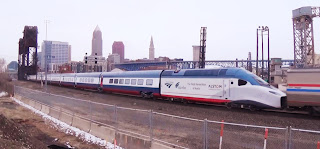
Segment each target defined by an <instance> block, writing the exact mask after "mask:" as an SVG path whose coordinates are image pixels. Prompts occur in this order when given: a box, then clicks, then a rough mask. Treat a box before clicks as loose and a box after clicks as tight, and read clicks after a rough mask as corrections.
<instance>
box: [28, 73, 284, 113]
mask: <svg viewBox="0 0 320 149" xmlns="http://www.w3.org/2000/svg"><path fill="white" fill-rule="evenodd" d="M44 79H45V77H44V75H43V74H38V75H30V76H28V80H31V81H44ZM47 80H48V82H49V84H54V85H59V86H65V87H72V88H80V89H91V90H98V91H101V92H108V93H121V94H130V95H138V96H141V97H143V98H162V99H170V100H181V101H184V102H185V101H186V102H197V103H214V104H226V105H227V107H229V108H231V107H240V108H247V109H250V110H256V109H274V108H275V109H281V108H285V107H286V106H287V98H286V94H285V93H283V92H281V91H280V90H278V89H277V88H274V87H272V86H271V85H269V84H268V83H267V82H265V81H264V80H262V79H261V78H259V77H258V76H256V75H255V74H253V73H251V72H249V71H247V70H245V69H242V68H222V69H182V70H149V71H125V72H94V73H65V74H48V75H47Z"/></svg>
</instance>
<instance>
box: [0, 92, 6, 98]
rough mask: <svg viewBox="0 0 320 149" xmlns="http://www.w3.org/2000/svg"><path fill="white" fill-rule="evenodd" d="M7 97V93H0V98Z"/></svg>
mask: <svg viewBox="0 0 320 149" xmlns="http://www.w3.org/2000/svg"><path fill="white" fill-rule="evenodd" d="M7 95H8V93H7V92H1V93H0V97H4V96H7Z"/></svg>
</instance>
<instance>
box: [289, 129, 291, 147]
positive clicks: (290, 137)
mask: <svg viewBox="0 0 320 149" xmlns="http://www.w3.org/2000/svg"><path fill="white" fill-rule="evenodd" d="M289 149H292V127H291V126H290V127H289Z"/></svg>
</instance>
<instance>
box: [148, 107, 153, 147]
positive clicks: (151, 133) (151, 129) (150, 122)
mask: <svg viewBox="0 0 320 149" xmlns="http://www.w3.org/2000/svg"><path fill="white" fill-rule="evenodd" d="M152 119H153V111H152V110H150V112H149V124H150V130H149V131H150V141H152V139H153V127H152V125H153V124H152Z"/></svg>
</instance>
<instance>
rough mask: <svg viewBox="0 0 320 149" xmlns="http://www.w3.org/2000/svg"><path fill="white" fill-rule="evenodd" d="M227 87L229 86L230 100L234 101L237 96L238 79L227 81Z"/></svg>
mask: <svg viewBox="0 0 320 149" xmlns="http://www.w3.org/2000/svg"><path fill="white" fill-rule="evenodd" d="M229 85H230V87H229V88H230V91H229V93H230V98H232V99H233V100H234V99H236V96H237V91H236V90H237V87H238V79H233V78H232V79H230V80H229Z"/></svg>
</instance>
